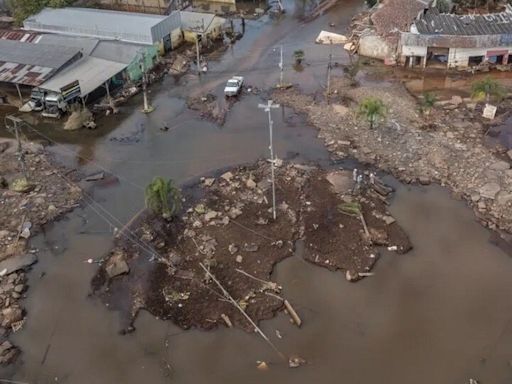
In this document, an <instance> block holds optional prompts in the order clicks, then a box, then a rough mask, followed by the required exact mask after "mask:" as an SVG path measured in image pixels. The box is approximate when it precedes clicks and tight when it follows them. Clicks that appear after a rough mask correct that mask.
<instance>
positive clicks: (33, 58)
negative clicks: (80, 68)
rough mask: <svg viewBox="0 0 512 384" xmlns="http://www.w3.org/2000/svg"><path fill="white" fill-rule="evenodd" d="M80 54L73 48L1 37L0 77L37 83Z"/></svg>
mask: <svg viewBox="0 0 512 384" xmlns="http://www.w3.org/2000/svg"><path fill="white" fill-rule="evenodd" d="M79 57H80V52H79V51H78V50H77V49H75V48H67V47H58V46H54V45H46V44H33V43H28V42H21V41H13V40H4V39H0V81H3V82H9V83H15V84H23V85H31V86H37V85H39V84H41V83H42V82H44V81H45V80H46V79H48V78H50V76H52V75H53V74H54V73H56V72H58V71H59V70H60V69H61V68H62V67H64V66H65V65H66V64H69V63H71V62H73V61H74V60H77V59H78V58H79Z"/></svg>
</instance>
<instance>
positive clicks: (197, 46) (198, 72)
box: [196, 33, 201, 76]
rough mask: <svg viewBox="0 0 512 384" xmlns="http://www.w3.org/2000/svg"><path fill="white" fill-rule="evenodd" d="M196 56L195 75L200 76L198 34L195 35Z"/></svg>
mask: <svg viewBox="0 0 512 384" xmlns="http://www.w3.org/2000/svg"><path fill="white" fill-rule="evenodd" d="M196 56H197V57H196V63H197V64H196V65H197V75H198V76H201V64H200V63H199V33H197V34H196Z"/></svg>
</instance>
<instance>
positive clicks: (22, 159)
mask: <svg viewBox="0 0 512 384" xmlns="http://www.w3.org/2000/svg"><path fill="white" fill-rule="evenodd" d="M7 121H10V122H11V123H12V124H13V125H12V126H8V125H7ZM5 123H6V124H5V126H6V128H7V129H8V130H9V131H11V132H12V131H14V134H15V135H16V141H17V142H18V151H17V156H18V161H19V163H20V166H21V172H22V173H23V176H24V177H25V178H26V177H27V166H26V164H25V154H24V153H23V148H22V147H21V137H20V131H19V130H20V127H19V126H20V125H21V124H22V123H23V120H21V119H20V118H19V117H16V116H13V115H7V116H5Z"/></svg>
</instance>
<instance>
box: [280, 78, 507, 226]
mask: <svg viewBox="0 0 512 384" xmlns="http://www.w3.org/2000/svg"><path fill="white" fill-rule="evenodd" d="M338 93H339V94H343V95H344V97H345V100H352V102H351V103H349V104H348V105H345V106H343V105H337V104H333V105H327V104H326V103H325V102H315V100H314V99H313V98H311V97H309V96H307V95H304V94H301V93H299V92H298V91H296V90H290V91H276V92H275V93H274V99H275V100H276V101H277V102H279V103H282V104H286V105H289V106H291V107H293V108H295V109H296V110H297V111H298V112H302V113H305V114H306V115H307V116H308V120H309V122H310V123H311V124H312V125H314V126H316V127H317V128H318V129H319V131H320V132H319V137H321V138H323V139H324V140H325V143H326V145H327V147H328V149H329V150H330V151H331V153H332V154H333V157H336V158H340V157H341V158H342V157H346V156H352V157H355V158H357V159H358V160H360V161H362V162H365V163H369V164H374V165H376V166H378V167H379V168H381V169H383V170H384V171H387V172H390V173H392V174H393V175H395V176H396V177H397V178H399V179H400V180H402V181H404V182H407V183H410V182H418V183H421V184H423V185H425V184H429V183H430V182H437V183H439V184H441V185H443V186H447V187H448V188H450V189H451V190H452V191H453V192H454V193H455V194H456V195H457V196H461V197H463V198H465V199H466V201H467V202H468V203H469V204H470V205H471V206H472V207H473V208H474V210H475V213H476V214H477V216H478V217H479V218H480V220H481V221H482V223H483V224H484V225H486V226H488V227H490V228H491V229H496V228H499V229H503V230H506V231H508V232H511V231H512V170H511V169H510V158H509V157H508V156H501V158H500V157H499V155H497V154H496V153H494V151H493V150H492V149H490V148H489V147H488V146H486V143H485V137H484V132H485V129H484V127H483V123H482V121H481V120H480V118H477V116H478V115H477V113H476V112H475V110H474V108H475V104H474V103H472V102H471V101H470V100H462V98H458V97H456V98H454V99H453V100H450V101H449V102H447V103H443V105H441V106H438V107H437V108H436V109H435V110H434V111H432V112H431V113H430V114H429V115H428V116H421V115H420V114H419V112H418V104H417V102H416V100H415V99H414V98H413V97H412V96H411V95H409V94H408V93H407V92H406V90H405V89H404V88H403V86H402V85H400V84H397V83H393V84H392V85H389V84H388V85H387V86H386V87H385V88H384V87H382V88H379V87H359V88H340V89H338ZM368 96H373V97H377V98H379V99H381V100H382V101H383V102H384V104H385V105H386V106H387V107H388V111H387V117H386V119H385V121H383V122H381V123H380V124H379V125H378V126H377V127H376V128H375V129H373V130H371V129H369V126H368V124H367V122H366V121H364V119H362V118H361V117H360V116H357V111H358V103H359V101H361V100H363V99H364V98H365V97H368Z"/></svg>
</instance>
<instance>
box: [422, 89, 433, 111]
mask: <svg viewBox="0 0 512 384" xmlns="http://www.w3.org/2000/svg"><path fill="white" fill-rule="evenodd" d="M436 101H437V96H436V95H435V94H433V93H432V92H425V93H423V96H422V98H421V100H420V113H421V114H428V113H429V112H430V111H431V109H432V108H434V105H435V103H436Z"/></svg>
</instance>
